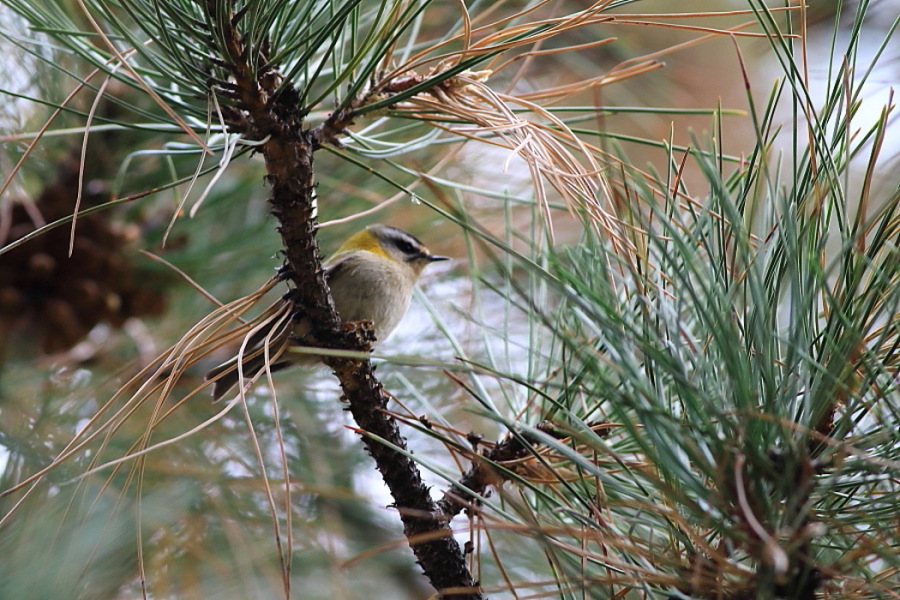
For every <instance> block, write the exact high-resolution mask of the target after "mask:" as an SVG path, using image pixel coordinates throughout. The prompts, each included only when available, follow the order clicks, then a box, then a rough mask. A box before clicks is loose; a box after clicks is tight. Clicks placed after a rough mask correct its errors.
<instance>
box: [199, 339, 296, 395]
mask: <svg viewBox="0 0 900 600" xmlns="http://www.w3.org/2000/svg"><path fill="white" fill-rule="evenodd" d="M282 354H283V349H282V348H270V354H269V356H268V357H267V356H266V353H265V352H263V349H262V347H257V348H254V349H253V350H250V351H247V352H246V353H244V354H241V355H239V356H235V357H234V358H232V359H231V360H229V361H227V362H224V363H222V364H221V365H219V366H218V367H216V368H214V369H212V370H211V371H209V372H208V373H207V374H206V378H205V379H206V381H213V401H214V402H215V401H217V400H220V399H221V398H222V396H224V395H225V394H226V393H228V390H230V389H231V388H233V387H234V386H235V385H237V383H238V382H239V381H241V379H242V378H243V380H244V381H249V380H251V379H253V378H254V377H255V376H256V375H257V374H258V373H259V372H260V371H262V370H263V369H265V368H266V362H267V359H268V362H269V364H268V369H269V371H270V372H272V373H274V372H275V371H280V370H281V369H284V368H285V367H287V366H290V365H291V361H287V360H279V357H280V356H281V355H282ZM238 359H240V361H239V360H238ZM239 362H240V365H241V368H240V370H239V369H238V363H239Z"/></svg>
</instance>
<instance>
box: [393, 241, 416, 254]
mask: <svg viewBox="0 0 900 600" xmlns="http://www.w3.org/2000/svg"><path fill="white" fill-rule="evenodd" d="M397 248H399V249H400V251H401V252H403V253H404V254H416V253H418V252H419V249H418V248H417V247H416V246H415V245H413V244H412V243H411V242H410V241H409V240H397Z"/></svg>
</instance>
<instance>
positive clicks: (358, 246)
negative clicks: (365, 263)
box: [335, 229, 390, 258]
mask: <svg viewBox="0 0 900 600" xmlns="http://www.w3.org/2000/svg"><path fill="white" fill-rule="evenodd" d="M357 250H365V251H366V252H371V253H372V254H377V255H378V256H381V257H384V258H390V257H389V256H388V255H387V253H385V251H384V249H383V248H382V247H381V244H379V243H378V240H377V239H375V236H373V235H372V234H371V233H369V231H368V230H366V229H363V230H362V231H360V232H358V233H354V234H353V235H351V236H350V237H349V238H348V239H347V241H345V242H344V243H343V244H341V247H340V248H338V249H337V252H335V254H341V253H343V252H354V251H357Z"/></svg>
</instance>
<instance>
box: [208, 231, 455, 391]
mask: <svg viewBox="0 0 900 600" xmlns="http://www.w3.org/2000/svg"><path fill="white" fill-rule="evenodd" d="M440 260H447V257H446V256H435V255H434V254H431V252H429V251H428V248H426V247H425V246H424V245H422V242H420V241H419V240H417V239H416V238H415V237H413V236H412V235H410V234H408V233H406V232H405V231H401V230H400V229H397V228H395V227H388V226H387V225H370V226H369V227H366V228H365V229H363V230H362V231H360V232H358V233H355V234H353V235H352V236H350V238H348V239H347V241H345V242H344V243H343V245H341V247H340V248H338V250H337V252H335V253H334V255H333V256H331V257H330V258H329V259H328V260H326V261H325V263H324V264H323V267H324V268H325V279H326V280H327V281H328V286H329V287H330V288H331V296H332V298H334V306H335V308H336V309H337V313H338V316H339V317H340V318H341V321H343V322H345V323H352V322H356V321H370V322H371V323H372V326H373V328H374V331H375V337H376V338H377V339H378V341H383V340H385V339H387V337H388V336H389V335H390V334H391V332H392V331H394V328H396V327H397V324H398V323H399V322H400V319H402V318H403V315H404V314H406V309H407V308H409V300H410V298H411V297H412V291H413V286H415V284H416V281H417V280H418V279H419V275H421V273H422V269H424V268H425V267H426V266H427V265H429V264H430V263H433V262H436V261H440ZM309 329H310V327H309V323H308V322H304V321H302V320H301V321H299V322H297V323H295V324H294V325H293V327H292V328H285V329H284V330H283V331H281V332H279V333H277V334H274V335H267V333H268V332H265V331H264V332H258V333H257V334H256V335H255V336H254V337H253V338H251V341H250V343H249V344H248V347H247V348H246V350H245V351H244V352H243V353H242V355H241V357H240V358H241V371H242V372H243V373H242V374H243V377H244V378H245V379H249V378H251V377H253V376H254V375H256V374H257V373H258V372H259V371H260V370H261V369H263V368H264V366H265V360H266V358H265V353H263V352H262V351H261V345H262V344H263V343H264V340H265V339H266V338H267V337H268V338H269V340H268V344H269V348H270V355H274V354H276V351H277V350H278V349H280V348H282V347H285V346H288V345H289V344H290V343H291V338H292V337H293V338H302V337H303V336H305V335H307V334H308V333H309ZM238 358H239V357H234V358H232V359H231V360H229V361H228V362H226V363H224V364H222V365H219V366H218V367H216V368H215V369H213V370H211V371H210V372H209V373H207V374H206V379H207V380H208V381H209V380H215V383H214V384H213V398H214V399H215V400H218V399H220V398H221V397H222V396H224V395H225V393H226V392H228V390H230V389H231V388H232V387H233V386H234V385H235V384H236V383H237V382H238V380H239V379H240V375H239V374H238ZM318 361H319V358H318V357H316V356H315V355H313V354H301V353H296V354H294V355H293V356H290V353H289V352H284V353H281V357H280V358H279V360H278V362H275V363H272V364H271V365H270V366H269V368H270V369H271V370H272V371H277V370H281V369H284V368H286V367H289V366H293V365H314V364H316V363H317V362H318Z"/></svg>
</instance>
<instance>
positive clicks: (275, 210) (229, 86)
mask: <svg viewBox="0 0 900 600" xmlns="http://www.w3.org/2000/svg"><path fill="white" fill-rule="evenodd" d="M219 6H221V4H220V3H218V2H216V1H215V0H207V2H206V9H207V11H208V14H209V16H210V19H211V22H213V23H216V25H217V27H218V31H217V34H218V35H220V36H222V38H223V39H224V41H225V44H224V48H225V50H226V52H227V56H225V57H223V58H224V61H222V62H219V63H217V67H218V69H219V70H220V71H221V70H223V69H224V70H226V71H227V72H228V74H229V76H230V78H231V80H230V81H214V82H213V83H214V85H215V89H217V90H220V91H223V93H224V95H225V98H224V99H225V100H229V101H230V102H231V108H230V109H228V110H226V111H225V117H226V119H227V121H228V123H229V126H230V127H231V128H232V130H234V131H239V132H240V133H242V134H243V135H244V136H246V137H248V138H250V139H254V140H261V141H262V140H264V143H263V144H262V146H261V152H262V155H263V157H264V159H265V165H266V170H267V173H268V174H267V182H268V184H269V185H270V186H271V190H272V192H271V198H270V202H271V205H272V206H271V210H272V214H273V215H274V216H275V217H276V218H277V219H278V222H279V226H278V231H279V233H280V234H281V238H282V242H283V244H284V252H285V257H286V263H287V269H285V273H284V275H285V277H286V278H287V279H289V280H290V282H291V283H292V284H293V286H294V288H293V290H292V292H291V294H290V296H289V297H290V298H291V300H292V301H293V303H294V305H295V307H296V310H297V312H298V313H302V314H303V315H305V316H306V318H307V319H308V320H309V322H310V323H311V324H314V325H313V331H312V332H311V337H312V338H313V339H315V341H316V343H318V344H320V345H321V346H323V347H326V348H334V349H345V350H355V351H363V352H366V351H369V350H370V346H371V335H369V332H367V331H365V330H363V329H359V328H357V329H354V330H347V329H346V328H343V327H342V326H341V322H340V319H339V318H338V315H337V313H336V312H335V309H334V302H333V300H332V298H331V292H330V290H329V289H328V286H327V284H326V282H325V277H324V271H323V270H322V265H321V261H320V258H319V248H318V244H317V242H316V237H315V233H316V227H317V224H316V217H315V183H314V170H313V152H314V151H315V150H316V148H317V147H318V146H319V145H320V144H321V143H323V142H328V141H330V140H331V139H333V138H334V137H336V135H337V134H338V133H339V132H338V131H336V130H335V129H336V128H339V127H341V126H343V127H346V120H345V118H344V117H343V116H337V117H336V118H332V119H330V120H329V121H328V122H327V130H325V129H319V130H309V129H304V128H303V125H304V121H303V118H304V116H305V115H304V114H303V113H302V110H301V108H300V104H299V102H298V97H299V96H298V94H297V92H296V90H295V89H294V88H293V87H291V86H284V85H282V86H281V91H280V92H279V93H278V94H274V93H273V92H274V90H275V88H276V84H277V80H278V77H277V74H275V73H274V72H272V71H271V70H270V69H271V67H270V66H269V65H268V61H267V59H266V57H264V56H260V57H257V60H258V62H257V64H256V65H254V64H253V63H251V61H252V60H253V58H252V57H248V56H247V50H246V47H245V46H244V44H243V43H242V39H241V36H240V34H239V32H238V30H237V23H238V22H239V20H240V15H237V16H235V15H233V14H227V15H222V14H218V12H217V11H218V10H219ZM342 124H343V125H342ZM325 363H326V364H327V365H328V366H329V367H331V368H332V369H333V370H334V372H335V375H336V376H337V377H338V379H339V380H340V384H341V389H342V390H343V398H344V399H345V400H346V401H347V402H348V403H349V409H350V413H351V414H352V415H353V418H354V420H355V421H356V423H357V425H358V426H359V428H360V429H361V430H362V431H364V432H366V433H367V434H369V435H365V436H364V437H363V443H364V444H365V445H366V449H367V450H368V452H369V454H370V455H371V456H372V458H373V459H374V460H375V464H376V466H377V468H378V470H379V471H380V472H381V475H382V477H383V479H384V481H385V483H386V484H387V486H388V488H389V489H390V492H391V495H392V497H393V498H394V504H395V506H396V508H397V509H398V511H399V513H400V518H401V520H402V521H403V528H404V533H405V535H406V537H407V539H408V541H409V544H410V546H411V547H412V549H413V552H414V553H415V555H416V558H417V559H418V563H419V565H420V566H421V568H422V570H423V571H424V573H425V575H426V577H428V579H429V581H430V582H431V584H432V585H433V586H434V587H435V589H437V590H438V591H439V592H440V593H441V596H442V597H443V598H453V599H456V600H478V599H480V598H482V594H481V593H480V591H479V590H478V586H477V584H476V583H475V581H474V580H473V578H472V575H471V574H470V572H469V570H468V567H467V566H466V561H465V557H464V555H463V552H462V550H461V548H460V546H459V544H458V543H457V542H456V540H455V538H454V537H453V534H452V530H451V529H450V527H449V524H448V520H447V519H444V518H442V517H441V515H442V512H441V511H440V510H439V509H438V506H437V503H436V502H434V500H433V499H432V498H431V495H430V493H429V489H428V487H427V486H426V485H425V483H424V482H423V481H422V477H421V475H420V473H419V470H418V468H417V466H416V464H415V462H414V461H413V460H412V459H411V458H409V456H408V455H407V454H404V452H403V451H405V450H406V440H405V439H404V438H403V436H402V435H401V434H400V429H399V427H398V424H397V422H396V420H395V419H394V418H392V417H391V416H389V415H388V413H387V411H386V410H385V409H386V406H387V403H388V400H389V398H390V395H389V394H388V393H387V392H385V391H384V389H383V388H382V386H381V383H380V382H379V381H378V380H377V379H376V378H375V374H374V367H373V366H372V364H371V362H370V361H369V360H361V359H349V358H337V357H332V358H328V359H326V360H325ZM381 440H383V441H381ZM384 442H387V443H384ZM394 448H399V449H400V450H401V451H399V452H398V451H397V450H395V449H394Z"/></svg>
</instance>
